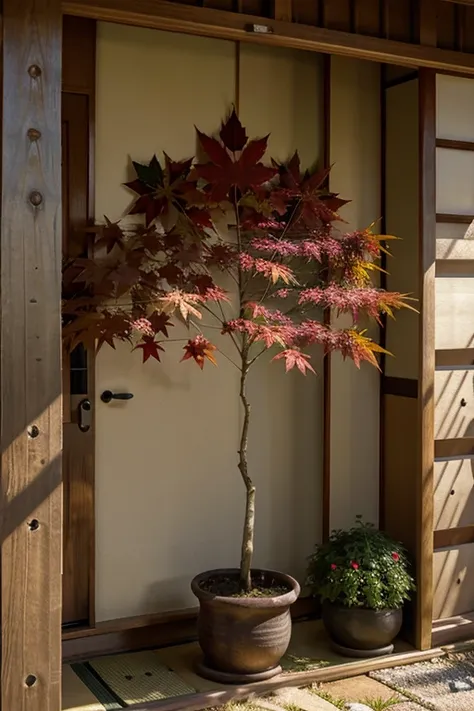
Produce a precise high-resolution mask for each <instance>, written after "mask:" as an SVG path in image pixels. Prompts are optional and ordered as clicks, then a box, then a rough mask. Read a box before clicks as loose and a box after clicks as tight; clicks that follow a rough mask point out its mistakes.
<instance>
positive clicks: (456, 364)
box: [435, 348, 474, 370]
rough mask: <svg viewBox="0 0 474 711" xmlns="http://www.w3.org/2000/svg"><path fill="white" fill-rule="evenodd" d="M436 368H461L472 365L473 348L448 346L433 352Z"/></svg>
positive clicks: (473, 363)
mask: <svg viewBox="0 0 474 711" xmlns="http://www.w3.org/2000/svg"><path fill="white" fill-rule="evenodd" d="M435 365H436V368H438V369H442V368H444V369H445V370H446V369H448V368H462V367H463V366H468V367H469V366H472V365H474V348H449V349H446V350H437V351H436V352H435Z"/></svg>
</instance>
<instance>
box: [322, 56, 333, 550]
mask: <svg viewBox="0 0 474 711" xmlns="http://www.w3.org/2000/svg"><path fill="white" fill-rule="evenodd" d="M323 112H324V113H323V116H324V129H323V130H324V137H323V140H324V144H323V162H324V165H325V166H329V165H330V162H331V156H330V153H331V151H330V147H331V55H330V54H325V55H323ZM328 187H329V184H328ZM324 323H325V324H326V325H327V326H329V325H330V324H331V309H326V310H325V311H324ZM322 523H323V541H327V539H328V538H329V533H330V529H331V354H330V353H328V354H327V355H326V356H325V358H324V366H323V521H322Z"/></svg>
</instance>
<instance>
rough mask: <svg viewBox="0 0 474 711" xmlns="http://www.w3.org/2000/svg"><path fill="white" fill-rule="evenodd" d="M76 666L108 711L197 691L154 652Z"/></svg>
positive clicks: (120, 655)
mask: <svg viewBox="0 0 474 711" xmlns="http://www.w3.org/2000/svg"><path fill="white" fill-rule="evenodd" d="M72 668H73V670H74V671H75V672H76V674H77V675H78V676H79V678H80V679H81V681H83V682H84V683H85V684H86V686H88V687H89V689H90V690H91V692H92V693H93V694H95V696H96V697H97V699H98V700H99V701H100V703H101V704H102V705H103V706H104V708H105V709H106V711H115V710H116V709H122V708H127V706H132V705H133V704H138V703H145V702H147V701H160V700H162V699H169V698H171V697H175V696H185V695H186V694H194V693H196V689H195V688H194V687H192V686H190V685H189V684H187V683H186V682H185V681H184V680H183V679H181V678H180V677H179V676H178V675H177V674H176V673H175V672H174V671H172V670H171V669H169V668H168V667H167V666H165V665H164V664H162V663H161V662H160V661H158V659H157V656H156V654H155V653H154V652H136V653H134V654H118V655H114V656H111V657H99V658H98V659H93V660H91V661H90V662H85V663H83V664H73V665H72Z"/></svg>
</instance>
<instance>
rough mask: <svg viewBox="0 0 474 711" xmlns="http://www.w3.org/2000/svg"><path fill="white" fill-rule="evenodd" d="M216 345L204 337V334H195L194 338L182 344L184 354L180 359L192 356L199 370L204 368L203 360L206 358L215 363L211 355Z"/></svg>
mask: <svg viewBox="0 0 474 711" xmlns="http://www.w3.org/2000/svg"><path fill="white" fill-rule="evenodd" d="M215 350H216V347H215V346H214V345H213V344H212V343H211V342H210V341H208V340H207V338H204V336H201V335H199V336H196V338H193V339H190V340H189V341H188V342H187V343H186V345H185V346H184V351H185V353H184V356H183V357H182V358H181V361H183V360H188V359H189V358H194V360H195V361H196V363H197V364H198V366H199V367H200V368H201V370H202V369H203V368H204V360H205V359H206V358H207V359H208V360H209V361H210V362H211V363H212V364H213V365H217V361H216V359H215V358H214V356H213V351H215Z"/></svg>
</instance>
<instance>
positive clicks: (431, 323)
mask: <svg viewBox="0 0 474 711" xmlns="http://www.w3.org/2000/svg"><path fill="white" fill-rule="evenodd" d="M419 122H420V144H419V148H420V189H419V196H420V198H419V199H420V206H419V220H420V240H419V244H420V257H419V265H420V349H419V358H420V360H419V391H418V408H419V409H418V437H419V466H418V476H417V491H416V493H417V496H416V511H417V537H416V550H417V556H416V558H417V561H416V562H417V587H418V592H417V605H416V608H417V615H416V618H417V619H416V646H417V647H418V648H419V649H429V647H430V646H431V630H432V617H433V616H432V606H433V475H434V374H435V260H436V73H435V71H434V70H432V69H420V72H419Z"/></svg>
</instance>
